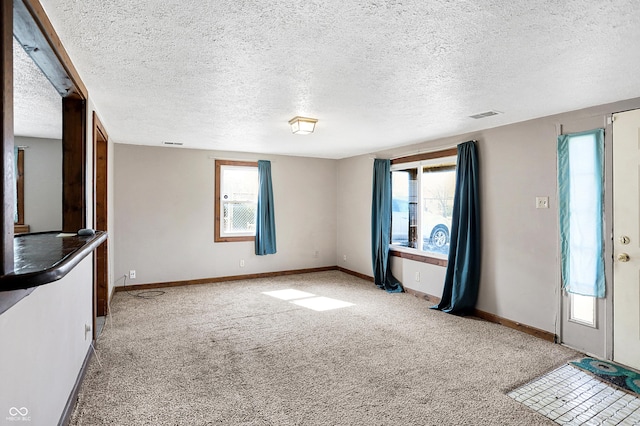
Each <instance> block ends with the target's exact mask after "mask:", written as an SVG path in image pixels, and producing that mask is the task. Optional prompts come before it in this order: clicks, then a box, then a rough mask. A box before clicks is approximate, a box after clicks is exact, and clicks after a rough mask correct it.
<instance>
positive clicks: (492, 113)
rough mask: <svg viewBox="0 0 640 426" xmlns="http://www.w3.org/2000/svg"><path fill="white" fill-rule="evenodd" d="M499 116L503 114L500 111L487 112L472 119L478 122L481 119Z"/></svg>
mask: <svg viewBox="0 0 640 426" xmlns="http://www.w3.org/2000/svg"><path fill="white" fill-rule="evenodd" d="M498 114H502V113H501V112H500V111H493V110H491V111H487V112H481V113H480V114H474V115H470V116H469V117H470V118H475V119H476V120H479V119H481V118H487V117H491V116H494V115H498Z"/></svg>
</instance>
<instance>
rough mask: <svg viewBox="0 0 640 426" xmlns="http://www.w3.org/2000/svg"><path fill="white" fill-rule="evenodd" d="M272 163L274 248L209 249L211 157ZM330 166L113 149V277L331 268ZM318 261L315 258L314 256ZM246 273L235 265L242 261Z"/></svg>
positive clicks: (161, 278)
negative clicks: (268, 251) (260, 251)
mask: <svg viewBox="0 0 640 426" xmlns="http://www.w3.org/2000/svg"><path fill="white" fill-rule="evenodd" d="M213 157H215V158H220V159H231V160H237V159H246V160H253V161H256V160H271V171H272V179H273V192H274V203H275V217H276V233H277V249H278V252H277V253H276V254H275V255H267V256H256V255H255V254H254V245H253V242H233V243H214V242H213V230H214V158H213ZM336 165H337V162H336V161H335V160H323V159H313V158H301V157H287V156H266V155H265V156H263V155H253V154H242V153H229V152H213V151H203V150H190V149H179V148H165V147H149V146H136V145H123V144H115V158H114V175H115V176H114V179H115V181H114V185H115V200H114V205H115V237H114V240H113V242H114V252H115V279H116V285H123V284H124V275H125V274H127V273H128V272H129V270H131V269H135V270H136V275H137V278H136V279H135V280H129V279H127V285H129V284H144V283H156V282H166V281H182V280H190V279H200V278H211V277H224V276H232V275H243V274H253V273H262V272H273V271H284V270H294V269H304V268H315V267H322V266H333V265H335V259H336ZM316 250H318V251H319V255H318V257H317V258H316V257H314V254H315V251H316ZM241 259H242V260H244V261H245V267H243V268H241V267H240V266H239V262H240V260H241Z"/></svg>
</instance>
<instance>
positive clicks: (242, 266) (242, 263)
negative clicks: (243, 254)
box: [240, 259, 244, 268]
mask: <svg viewBox="0 0 640 426" xmlns="http://www.w3.org/2000/svg"><path fill="white" fill-rule="evenodd" d="M240 267H241V268H244V259H240Z"/></svg>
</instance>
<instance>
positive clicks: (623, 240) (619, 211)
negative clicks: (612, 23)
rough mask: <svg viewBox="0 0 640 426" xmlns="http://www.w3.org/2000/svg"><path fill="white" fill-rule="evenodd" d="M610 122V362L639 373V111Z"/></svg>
mask: <svg viewBox="0 0 640 426" xmlns="http://www.w3.org/2000/svg"><path fill="white" fill-rule="evenodd" d="M613 120H614V121H613V233H614V235H613V248H614V251H613V256H614V267H613V306H614V314H613V359H614V361H616V362H619V363H620V364H625V365H627V366H629V367H633V368H636V369H640V225H639V223H638V222H639V218H640V110H634V111H628V112H623V113H619V114H614V116H613Z"/></svg>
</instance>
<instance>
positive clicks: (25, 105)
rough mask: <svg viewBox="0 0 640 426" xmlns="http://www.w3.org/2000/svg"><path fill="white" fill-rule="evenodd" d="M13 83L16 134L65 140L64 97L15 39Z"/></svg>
mask: <svg viewBox="0 0 640 426" xmlns="http://www.w3.org/2000/svg"><path fill="white" fill-rule="evenodd" d="M13 80H14V83H13V86H14V94H13V95H14V105H13V108H14V123H13V128H14V134H16V135H17V136H30V137H34V138H51V139H60V138H62V98H60V95H59V94H58V92H56V90H55V89H54V88H53V85H52V84H51V83H50V82H49V80H47V79H46V77H45V76H44V75H43V74H42V72H41V71H40V69H39V68H38V67H37V66H36V64H35V63H34V62H33V61H32V60H31V58H30V57H29V56H28V55H27V53H26V52H25V51H24V49H22V47H21V46H20V44H19V43H18V42H17V41H16V40H15V39H14V40H13Z"/></svg>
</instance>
